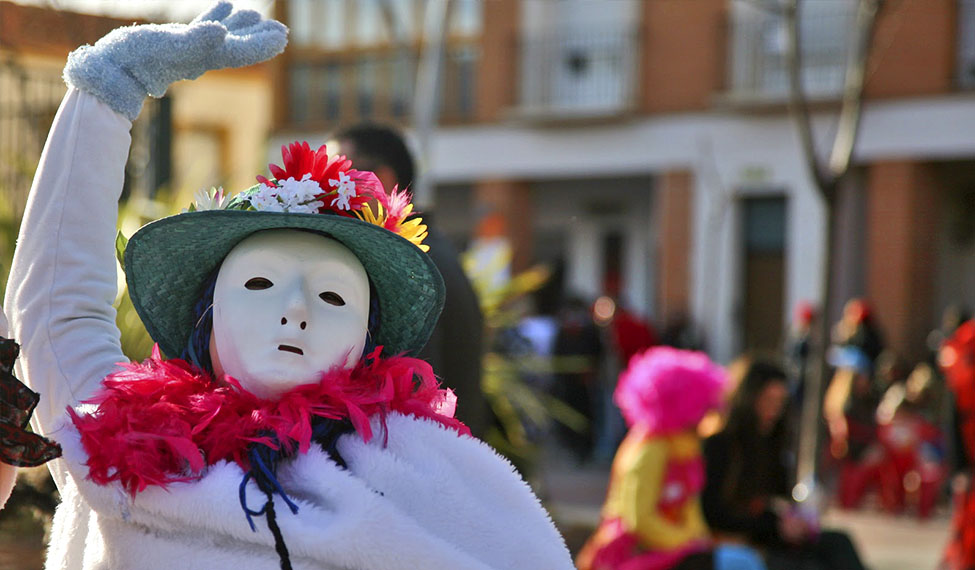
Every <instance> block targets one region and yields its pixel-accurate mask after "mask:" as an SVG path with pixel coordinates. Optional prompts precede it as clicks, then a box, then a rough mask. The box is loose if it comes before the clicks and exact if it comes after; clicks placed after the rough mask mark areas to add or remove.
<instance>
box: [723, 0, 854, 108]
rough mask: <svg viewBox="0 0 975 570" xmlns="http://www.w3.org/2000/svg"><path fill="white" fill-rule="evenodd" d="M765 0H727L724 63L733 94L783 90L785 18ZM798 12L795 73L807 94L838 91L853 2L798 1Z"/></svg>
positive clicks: (781, 94)
mask: <svg viewBox="0 0 975 570" xmlns="http://www.w3.org/2000/svg"><path fill="white" fill-rule="evenodd" d="M767 4H768V5H767V6H765V5H763V3H762V2H734V3H733V4H732V7H733V8H732V13H731V18H732V22H731V24H732V36H731V42H732V45H731V50H730V53H731V62H730V65H729V69H730V70H731V78H730V84H731V88H732V91H733V94H735V95H738V96H742V97H746V98H761V99H781V98H785V97H786V96H787V95H788V93H789V70H788V69H787V66H786V49H787V35H786V22H785V18H784V17H783V16H782V14H781V12H780V11H779V10H778V9H776V8H775V4H774V3H771V2H769V3H767ZM798 17H799V34H800V42H801V45H800V46H799V49H800V53H801V56H802V74H801V78H802V85H803V88H804V89H805V92H806V94H807V96H809V97H811V98H832V97H837V96H839V95H840V94H841V93H842V90H843V81H844V78H845V74H846V60H847V51H848V49H849V48H850V47H851V42H852V39H853V33H854V27H855V25H856V22H855V18H856V3H854V2H803V3H801V4H800V8H799V14H798Z"/></svg>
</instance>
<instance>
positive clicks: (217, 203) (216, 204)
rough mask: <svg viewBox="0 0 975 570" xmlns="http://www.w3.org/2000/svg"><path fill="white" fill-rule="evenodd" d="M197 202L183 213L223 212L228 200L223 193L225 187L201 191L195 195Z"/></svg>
mask: <svg viewBox="0 0 975 570" xmlns="http://www.w3.org/2000/svg"><path fill="white" fill-rule="evenodd" d="M193 197H194V198H196V201H195V202H194V203H193V204H190V207H189V208H184V209H183V212H199V211H201V210H222V209H223V208H224V202H225V200H226V198H227V196H226V194H224V193H223V187H220V188H211V189H209V190H206V189H203V188H201V189H199V190H197V191H196V193H195V194H194V195H193Z"/></svg>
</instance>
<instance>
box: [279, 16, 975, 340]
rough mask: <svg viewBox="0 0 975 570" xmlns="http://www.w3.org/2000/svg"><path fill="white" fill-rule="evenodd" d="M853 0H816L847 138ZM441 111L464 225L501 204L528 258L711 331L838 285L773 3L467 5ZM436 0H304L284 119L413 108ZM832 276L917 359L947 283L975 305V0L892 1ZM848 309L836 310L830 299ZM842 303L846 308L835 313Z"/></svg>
mask: <svg viewBox="0 0 975 570" xmlns="http://www.w3.org/2000/svg"><path fill="white" fill-rule="evenodd" d="M856 4H857V3H856V2H853V1H849V2H847V1H806V2H803V10H802V12H801V14H800V17H801V22H802V23H801V31H802V45H801V49H802V53H803V57H804V68H803V70H802V76H803V81H804V84H805V86H806V90H807V92H808V94H809V96H810V98H811V99H812V101H813V104H814V107H813V109H814V111H815V114H816V119H817V121H818V122H817V127H819V128H818V130H817V134H818V138H820V139H821V140H822V142H823V145H824V149H823V150H824V152H825V151H826V150H828V149H826V148H825V146H826V145H827V144H828V140H829V135H830V134H831V133H832V131H833V126H834V119H835V115H836V110H837V109H838V102H839V97H840V95H841V91H842V86H843V78H844V73H845V65H846V57H847V56H846V53H847V48H848V46H849V42H850V41H851V34H852V30H853V22H854V16H855V14H854V11H855V7H856ZM451 6H452V10H453V12H452V14H451V16H450V20H449V27H448V33H447V41H446V43H445V57H444V60H443V76H442V82H441V85H440V92H439V106H440V107H439V108H440V121H439V124H438V126H437V128H436V130H435V133H434V136H433V137H432V143H431V144H432V147H431V150H430V152H429V154H428V156H425V157H424V164H423V166H424V167H425V169H426V172H427V175H428V176H429V179H430V180H432V182H433V183H434V185H435V188H436V190H435V192H434V193H433V194H432V201H433V203H434V204H435V210H436V213H437V219H438V221H439V222H440V223H441V224H442V225H443V226H444V228H445V229H446V230H447V231H448V232H450V233H451V235H453V236H454V237H455V238H456V239H457V240H458V242H460V243H463V242H464V241H465V240H468V239H470V233H471V228H474V227H475V226H476V222H477V220H478V219H479V217H480V216H481V215H482V214H483V213H484V212H485V211H500V212H501V213H503V214H504V215H505V217H506V221H507V225H506V227H507V232H508V235H509V238H510V239H511V241H512V242H513V244H514V247H515V251H516V255H515V259H516V261H515V263H516V266H520V267H524V266H525V265H527V264H528V263H530V262H534V261H542V262H556V261H561V262H563V263H564V265H565V272H564V275H565V277H564V283H563V286H564V289H565V290H568V291H573V292H576V293H579V294H582V295H584V296H587V297H590V298H593V297H595V296H596V295H599V294H602V293H605V292H607V291H609V292H613V290H614V289H618V292H619V294H620V295H621V296H622V298H623V302H624V303H626V304H627V305H629V306H630V307H631V308H633V309H635V310H636V311H637V312H641V313H643V314H646V315H648V316H651V317H652V318H653V319H654V321H655V322H656V323H657V324H658V326H659V325H662V324H663V323H665V322H666V321H667V320H668V319H671V318H674V317H676V316H678V315H680V314H689V315H690V316H691V317H692V319H693V320H694V321H695V322H697V323H699V324H700V325H701V326H702V327H703V329H704V332H705V334H706V338H707V342H708V346H709V348H710V349H711V351H712V352H713V353H714V354H715V355H716V356H717V357H718V358H721V359H728V358H730V357H731V356H733V355H734V354H735V353H737V352H738V351H740V350H742V349H744V348H754V347H767V348H768V347H776V346H778V345H779V343H780V342H781V341H782V337H783V331H784V330H785V329H786V325H787V320H788V317H789V315H790V314H791V313H792V310H791V308H792V307H795V306H796V305H797V304H798V303H799V302H800V301H801V300H815V299H818V298H819V296H820V279H819V274H820V270H821V264H822V260H823V247H824V246H823V238H824V228H823V225H824V224H823V210H822V207H821V205H820V201H819V197H818V193H817V190H816V189H815V187H814V186H813V185H812V182H811V180H810V177H809V176H808V175H807V170H806V166H805V162H804V159H803V156H802V154H801V151H800V148H799V145H798V138H797V136H796V135H795V131H794V128H793V124H792V123H791V121H790V119H789V116H788V113H787V109H786V99H787V94H788V93H787V92H788V82H787V75H786V73H787V70H786V67H785V57H784V56H785V33H784V25H783V20H782V18H781V16H779V15H778V14H777V13H776V12H775V11H774V10H767V9H763V8H762V2H761V1H759V2H754V1H749V2H745V1H736V0H693V1H686V0H684V1H678V0H647V1H645V2H641V1H633V0H630V1H627V0H617V1H614V2H586V1H581V0H566V1H562V2H543V1H534V0H524V1H515V0H496V1H493V2H483V3H481V2H469V1H465V0H459V1H456V2H452V3H451ZM423 7H424V2H422V1H414V0H391V1H389V2H384V1H380V0H366V1H361V2H347V1H342V0H333V1H329V2H313V1H312V0H290V1H282V2H279V3H278V6H277V10H278V16H279V17H281V18H282V19H284V20H286V21H287V22H289V24H290V25H291V27H292V36H291V46H290V47H289V50H288V52H287V53H286V57H285V58H284V59H282V60H281V61H280V64H281V66H282V70H281V73H282V76H281V80H280V81H278V82H277V89H278V91H277V92H276V95H275V101H276V105H275V108H276V115H275V120H276V122H275V124H276V130H275V138H276V139H277V140H278V141H282V142H283V141H286V140H289V139H292V138H294V137H295V136H301V137H308V138H309V139H311V140H322V141H324V140H325V139H326V138H327V134H328V132H329V131H331V130H332V129H334V128H335V127H337V126H339V125H341V124H346V123H349V122H353V121H358V120H362V119H374V120H384V121H386V120H391V121H394V122H398V123H401V124H403V125H406V126H409V124H410V111H409V110H410V109H411V105H412V101H411V96H412V93H413V85H414V81H415V69H416V62H417V56H418V53H419V46H420V43H421V39H420V38H421V33H420V30H421V29H422V25H421V22H422V14H423ZM868 66H869V67H868V75H867V83H866V99H867V102H866V107H865V115H864V117H863V121H862V130H861V133H860V138H859V142H858V145H857V150H856V154H855V164H856V166H855V169H854V173H853V175H852V176H851V177H850V182H849V183H848V184H847V185H846V187H845V188H843V189H842V192H841V197H840V206H839V209H840V211H839V213H838V217H839V230H838V231H839V232H840V234H841V235H842V239H843V244H844V245H843V247H842V248H841V251H839V252H837V258H838V262H837V263H838V266H839V269H838V271H836V272H835V273H834V275H833V279H834V283H835V286H836V288H837V291H838V295H837V296H838V298H839V301H840V302H842V300H844V299H845V298H847V297H850V296H854V295H860V296H865V297H867V298H868V299H870V301H871V302H872V304H873V306H874V311H875V314H876V316H877V319H878V321H879V323H880V325H881V326H882V327H883V328H884V329H885V331H886V333H887V336H888V338H889V340H890V343H891V344H892V346H893V347H895V348H896V349H898V350H899V351H901V352H902V353H903V354H904V355H905V356H907V357H918V356H921V355H923V353H924V350H925V349H924V337H925V334H926V333H927V331H928V330H930V329H932V328H934V327H935V326H936V325H937V323H938V318H937V315H939V314H940V312H941V309H942V308H943V307H944V306H945V305H947V304H949V303H952V302H962V303H967V304H968V305H969V306H975V129H973V128H972V127H971V125H975V94H973V93H972V91H970V89H971V88H972V87H975V71H973V70H975V3H973V2H972V1H971V0H901V1H899V2H888V3H884V4H883V8H882V11H881V14H880V16H879V18H878V22H877V28H876V33H875V37H874V42H873V46H872V51H871V56H870V60H869V63H868ZM834 311H835V309H834ZM833 314H836V313H835V312H834V313H833Z"/></svg>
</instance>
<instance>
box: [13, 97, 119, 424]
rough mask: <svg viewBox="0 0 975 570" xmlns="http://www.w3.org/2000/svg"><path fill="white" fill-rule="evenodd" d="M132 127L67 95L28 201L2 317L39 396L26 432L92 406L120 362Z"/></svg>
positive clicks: (96, 104) (100, 106)
mask: <svg viewBox="0 0 975 570" xmlns="http://www.w3.org/2000/svg"><path fill="white" fill-rule="evenodd" d="M131 127H132V123H131V122H130V121H129V120H128V119H126V118H125V117H123V116H121V115H119V114H118V113H116V112H115V111H113V110H111V109H110V108H109V107H108V106H107V105H105V104H104V103H102V102H101V101H99V100H98V99H96V98H95V97H93V96H92V95H89V94H87V93H84V92H82V91H79V90H77V89H75V88H69V89H68V93H67V95H65V97H64V100H63V101H62V102H61V107H60V108H59V109H58V112H57V115H56V116H55V118H54V124H53V125H52V127H51V132H50V134H49V135H48V139H47V143H45V145H44V151H43V152H42V154H41V160H40V163H39V164H38V167H37V172H36V174H35V176H34V182H33V185H32V186H31V190H30V197H29V198H28V200H27V209H26V211H25V213H24V219H23V222H22V223H21V226H20V235H19V236H18V238H17V249H16V251H15V252H14V259H13V263H12V264H11V268H10V277H9V281H8V283H7V292H6V298H5V305H4V308H5V312H6V314H7V318H8V319H9V320H10V331H9V332H10V337H11V338H13V339H15V340H16V341H17V342H18V343H20V345H21V356H20V359H19V360H18V363H19V369H20V379H21V380H22V381H23V382H24V383H25V384H27V385H28V386H30V387H31V388H32V389H33V390H34V391H35V392H38V393H40V395H41V399H40V403H39V404H38V406H37V408H36V410H35V411H34V417H33V425H34V429H35V430H37V431H39V432H40V433H41V434H43V435H45V436H51V435H52V433H51V430H53V429H54V428H55V427H56V426H57V425H58V423H59V421H58V420H59V419H61V418H63V416H64V415H65V407H66V406H69V405H75V404H77V403H78V402H79V401H81V400H84V399H86V398H88V397H90V396H91V395H92V394H93V393H94V391H95V390H96V389H97V387H98V385H99V382H100V381H101V380H102V378H104V377H105V376H106V375H107V374H108V373H109V372H112V371H113V370H114V369H115V364H116V363H118V362H121V361H123V360H125V356H124V355H123V354H122V350H121V345H120V342H119V331H118V327H117V326H116V324H115V309H114V307H113V306H112V303H113V302H114V301H115V297H116V294H117V289H118V285H117V278H118V277H117V269H116V268H117V265H116V262H115V235H116V231H117V230H116V221H117V218H118V199H119V196H120V194H121V192H122V185H123V181H124V171H125V163H126V160H127V157H128V152H129V144H130V141H131V138H130V135H129V129H130V128H131ZM53 436H54V437H55V439H56V434H53Z"/></svg>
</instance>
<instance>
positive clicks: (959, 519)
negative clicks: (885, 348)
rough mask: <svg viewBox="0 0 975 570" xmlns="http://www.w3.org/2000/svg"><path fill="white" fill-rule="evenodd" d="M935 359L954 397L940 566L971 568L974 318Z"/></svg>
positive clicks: (974, 544) (974, 540)
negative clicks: (950, 505)
mask: <svg viewBox="0 0 975 570" xmlns="http://www.w3.org/2000/svg"><path fill="white" fill-rule="evenodd" d="M938 361H939V364H940V365H941V368H942V370H943V371H944V374H945V377H946V378H947V380H948V387H949V388H950V389H951V392H952V394H953V395H954V397H955V403H954V418H955V419H954V427H955V438H956V439H955V466H954V467H955V476H954V479H953V481H952V490H953V491H954V495H955V506H954V509H955V512H954V515H953V517H952V522H951V538H950V539H949V542H948V546H947V548H946V549H945V555H944V559H943V561H942V566H941V567H942V568H945V569H947V570H971V569H972V568H975V485H973V484H972V480H973V476H975V321H967V322H965V323H964V324H962V325H961V326H959V327H958V328H957V329H956V330H955V332H954V334H953V335H952V336H951V337H950V338H948V340H947V341H945V343H944V346H943V347H942V348H941V351H940V353H939V355H938Z"/></svg>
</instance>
